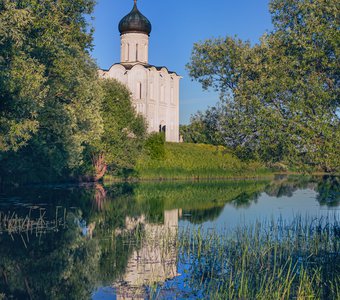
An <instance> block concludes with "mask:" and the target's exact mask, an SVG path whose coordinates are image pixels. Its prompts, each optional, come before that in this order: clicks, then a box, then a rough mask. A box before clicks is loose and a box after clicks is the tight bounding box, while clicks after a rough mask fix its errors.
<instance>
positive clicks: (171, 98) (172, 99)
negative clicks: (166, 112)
mask: <svg viewBox="0 0 340 300" xmlns="http://www.w3.org/2000/svg"><path fill="white" fill-rule="evenodd" d="M174 100H175V99H174V88H173V87H171V89H170V101H171V103H172V104H174V103H175V101H174Z"/></svg>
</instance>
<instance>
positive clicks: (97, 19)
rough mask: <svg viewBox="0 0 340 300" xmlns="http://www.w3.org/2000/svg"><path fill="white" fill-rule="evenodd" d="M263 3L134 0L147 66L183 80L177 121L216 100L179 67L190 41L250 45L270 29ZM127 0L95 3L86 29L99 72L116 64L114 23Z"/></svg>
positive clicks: (256, 0)
mask: <svg viewBox="0 0 340 300" xmlns="http://www.w3.org/2000/svg"><path fill="white" fill-rule="evenodd" d="M268 3H269V0H210V1H206V0H196V1H195V0H182V1H181V0H172V1H170V0H158V1H156V0H139V1H138V2H137V4H138V8H139V10H140V11H141V12H142V14H144V15H145V16H146V17H147V18H148V19H149V20H150V22H151V24H152V32H151V35H150V49H149V63H150V64H153V65H157V66H166V67H168V68H169V69H170V70H172V71H176V72H177V73H178V74H180V75H181V76H183V79H182V80H181V91H180V123H181V124H186V123H188V122H189V119H190V115H191V114H193V113H195V112H196V111H198V110H204V109H205V108H207V107H208V106H212V105H214V104H215V103H216V102H217V101H218V94H217V93H215V92H213V91H209V92H206V91H203V90H202V88H201V86H200V84H198V83H197V82H193V81H191V79H190V78H189V76H188V72H187V71H186V69H185V65H186V64H187V63H188V62H189V60H190V55H191V50H192V46H193V44H194V43H195V42H198V41H203V40H205V39H207V38H212V37H224V36H227V35H228V36H235V35H237V36H238V37H239V38H241V39H243V40H250V41H251V42H252V43H256V42H257V41H258V40H259V38H260V37H261V35H262V34H263V33H265V32H266V31H269V30H271V28H272V26H271V18H270V15H269V12H268ZM132 6H133V0H98V3H97V5H96V8H95V12H94V20H93V22H92V25H93V27H94V29H95V34H94V50H93V53H92V55H93V57H94V58H95V59H96V61H97V63H98V65H99V66H100V67H101V68H109V67H110V66H111V65H112V64H113V63H116V62H119V60H120V36H119V32H118V23H119V21H120V20H121V19H122V17H124V16H125V15H126V14H128V13H129V12H130V10H131V9H132Z"/></svg>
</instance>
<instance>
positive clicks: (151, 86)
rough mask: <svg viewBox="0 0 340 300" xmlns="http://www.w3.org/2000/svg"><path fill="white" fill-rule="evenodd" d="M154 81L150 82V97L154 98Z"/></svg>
mask: <svg viewBox="0 0 340 300" xmlns="http://www.w3.org/2000/svg"><path fill="white" fill-rule="evenodd" d="M153 98H154V97H153V82H151V83H150V99H153Z"/></svg>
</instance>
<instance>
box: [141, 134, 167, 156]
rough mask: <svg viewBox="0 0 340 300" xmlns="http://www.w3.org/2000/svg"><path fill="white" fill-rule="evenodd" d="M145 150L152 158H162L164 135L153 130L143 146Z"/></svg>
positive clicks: (163, 153)
mask: <svg viewBox="0 0 340 300" xmlns="http://www.w3.org/2000/svg"><path fill="white" fill-rule="evenodd" d="M144 149H145V152H146V154H147V155H148V156H150V157H151V158H152V159H157V160H162V159H164V158H165V135H164V133H158V132H153V133H151V134H150V135H149V137H148V138H147V140H146V142H145V146H144Z"/></svg>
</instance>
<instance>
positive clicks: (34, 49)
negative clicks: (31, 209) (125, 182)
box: [0, 0, 102, 181]
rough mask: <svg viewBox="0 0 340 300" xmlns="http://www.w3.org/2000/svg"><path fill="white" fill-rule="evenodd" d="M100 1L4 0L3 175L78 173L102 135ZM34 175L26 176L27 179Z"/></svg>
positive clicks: (0, 23) (0, 42) (0, 19)
mask: <svg viewBox="0 0 340 300" xmlns="http://www.w3.org/2000/svg"><path fill="white" fill-rule="evenodd" d="M93 6H94V1H92V0H76V1H66V0H62V1H57V2H56V1H53V0H47V1H44V4H41V3H39V2H37V1H35V0H28V1H7V0H5V1H2V2H1V4H0V28H1V29H0V166H1V168H0V170H1V173H0V177H1V176H2V177H5V178H13V177H15V178H16V180H26V179H27V178H29V180H30V181H42V180H43V181H46V180H56V179H60V178H65V179H66V177H68V176H70V175H72V174H75V173H76V172H77V170H78V169H79V167H81V166H82V165H83V164H84V160H83V159H84V157H83V151H84V147H85V145H88V144H91V143H92V141H93V140H95V138H97V137H98V136H99V135H100V134H101V133H102V118H101V115H100V104H101V89H100V85H99V82H98V78H97V67H96V65H95V64H94V62H93V61H92V59H91V58H90V56H89V50H90V49H91V42H92V35H91V33H89V31H88V24H87V22H86V18H85V14H89V13H91V12H92V9H93ZM25 177H26V178H25Z"/></svg>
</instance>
